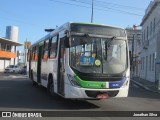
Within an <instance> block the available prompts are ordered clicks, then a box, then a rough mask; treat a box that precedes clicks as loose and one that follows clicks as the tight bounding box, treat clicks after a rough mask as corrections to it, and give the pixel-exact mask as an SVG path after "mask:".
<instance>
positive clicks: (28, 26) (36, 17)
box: [0, 0, 151, 50]
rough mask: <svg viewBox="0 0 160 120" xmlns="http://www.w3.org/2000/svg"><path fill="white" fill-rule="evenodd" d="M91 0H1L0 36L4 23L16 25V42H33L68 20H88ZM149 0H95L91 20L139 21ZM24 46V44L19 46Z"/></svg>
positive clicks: (121, 23)
mask: <svg viewBox="0 0 160 120" xmlns="http://www.w3.org/2000/svg"><path fill="white" fill-rule="evenodd" d="M91 1H92V0H0V6H1V7H0V37H5V34H6V33H5V32H6V26H10V25H11V26H12V25H14V26H18V27H19V39H18V42H20V43H24V41H25V40H26V39H28V40H29V41H31V42H32V43H34V42H35V41H36V40H38V39H40V38H41V37H43V36H44V35H46V34H47V33H46V32H44V29H45V28H55V27H56V26H60V25H62V24H64V23H66V22H68V21H74V22H75V21H76V22H90V19H91ZM150 1H151V0H94V4H95V6H94V8H95V9H94V20H93V21H94V23H99V24H106V25H114V26H119V27H123V28H126V27H128V26H130V27H132V26H133V24H137V25H138V24H140V22H141V20H142V17H143V15H144V13H145V9H146V8H147V6H148V4H149V3H150ZM19 50H23V47H19Z"/></svg>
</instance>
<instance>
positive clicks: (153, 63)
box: [152, 53, 155, 71]
mask: <svg viewBox="0 0 160 120" xmlns="http://www.w3.org/2000/svg"><path fill="white" fill-rule="evenodd" d="M154 58H155V55H154V53H153V58H152V59H153V60H152V71H154V64H155V63H154V62H155V61H154V60H155V59H154Z"/></svg>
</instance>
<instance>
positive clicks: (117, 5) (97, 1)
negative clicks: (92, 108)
mask: <svg viewBox="0 0 160 120" xmlns="http://www.w3.org/2000/svg"><path fill="white" fill-rule="evenodd" d="M70 1H74V2H79V3H84V4H91V0H89V1H88V2H87V1H85V2H84V1H80V0H70ZM94 2H95V3H96V4H95V5H96V6H101V7H103V6H116V7H121V8H122V7H123V8H127V9H133V10H142V11H144V10H145V9H143V8H138V7H134V6H127V5H121V4H115V3H109V2H103V1H99V0H94Z"/></svg>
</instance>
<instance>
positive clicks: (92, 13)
mask: <svg viewBox="0 0 160 120" xmlns="http://www.w3.org/2000/svg"><path fill="white" fill-rule="evenodd" d="M93 5H94V4H93V0H92V15H91V23H93Z"/></svg>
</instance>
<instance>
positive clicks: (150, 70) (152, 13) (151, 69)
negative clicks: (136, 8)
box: [138, 0, 160, 82]
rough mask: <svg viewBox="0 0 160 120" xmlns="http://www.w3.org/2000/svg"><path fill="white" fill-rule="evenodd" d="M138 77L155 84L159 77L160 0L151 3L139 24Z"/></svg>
mask: <svg viewBox="0 0 160 120" xmlns="http://www.w3.org/2000/svg"><path fill="white" fill-rule="evenodd" d="M141 26H142V46H141V54H140V59H141V63H142V64H139V73H138V74H139V77H140V78H142V79H144V80H148V81H151V82H156V81H158V80H159V77H160V64H158V62H160V0H154V1H151V2H150V4H149V6H148V8H147V9H146V11H145V15H144V17H143V19H142V22H141Z"/></svg>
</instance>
